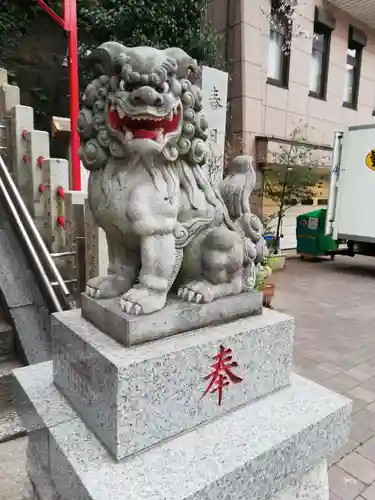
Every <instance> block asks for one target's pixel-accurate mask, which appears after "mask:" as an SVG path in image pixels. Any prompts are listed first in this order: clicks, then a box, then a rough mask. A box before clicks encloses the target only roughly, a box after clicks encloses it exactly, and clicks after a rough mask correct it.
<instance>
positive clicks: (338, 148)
mask: <svg viewBox="0 0 375 500" xmlns="http://www.w3.org/2000/svg"><path fill="white" fill-rule="evenodd" d="M325 234H326V235H327V236H332V238H333V239H335V240H338V241H340V242H345V245H346V247H344V248H343V247H342V245H341V246H340V249H339V250H338V251H337V252H336V253H338V254H346V255H350V256H354V255H355V254H362V255H369V256H375V124H373V125H361V126H355V127H349V129H348V130H347V131H345V132H336V133H335V140H334V146H333V164H332V171H331V184H330V191H329V199H328V208H327V217H326V225H325Z"/></svg>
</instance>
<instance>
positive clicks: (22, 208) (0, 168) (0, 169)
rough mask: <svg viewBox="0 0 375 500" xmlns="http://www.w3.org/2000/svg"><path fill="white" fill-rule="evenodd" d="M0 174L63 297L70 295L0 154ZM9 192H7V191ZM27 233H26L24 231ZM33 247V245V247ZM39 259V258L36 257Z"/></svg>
mask: <svg viewBox="0 0 375 500" xmlns="http://www.w3.org/2000/svg"><path fill="white" fill-rule="evenodd" d="M0 174H1V175H0V176H2V177H3V181H4V180H5V181H6V183H7V184H8V187H9V190H10V191H11V194H12V197H13V200H14V201H15V204H16V206H15V209H16V213H17V215H18V214H19V213H21V214H22V217H23V219H24V221H25V222H26V224H27V226H28V227H27V229H28V230H29V231H30V232H31V234H32V236H33V238H34V241H35V243H36V245H37V246H38V247H39V250H40V251H41V253H42V255H43V258H44V259H45V262H46V263H47V265H48V267H49V270H50V272H51V274H52V277H53V279H54V280H55V281H57V283H58V284H59V287H60V290H61V292H62V294H63V295H64V296H65V297H69V296H70V292H69V289H68V287H67V286H66V284H65V282H64V279H63V277H62V276H61V274H60V272H59V270H58V269H57V266H56V264H55V262H54V260H53V258H52V257H51V254H50V253H49V251H48V248H47V247H46V245H45V243H44V241H43V239H42V237H41V235H40V233H39V231H38V228H37V227H36V225H35V223H34V221H33V219H32V217H31V215H30V213H29V211H28V209H27V207H26V205H25V203H24V201H23V199H22V197H21V195H20V193H19V191H18V189H17V187H16V185H15V183H14V181H13V179H12V177H11V175H10V173H9V171H8V169H7V167H6V165H5V163H4V160H3V158H2V157H1V155H0ZM3 186H4V189H5V191H6V192H7V193H8V190H7V188H6V186H5V185H4V183H3ZM8 194H9V193H8ZM10 201H12V199H11V198H10ZM22 227H23V224H22ZM26 234H27V233H26ZM33 248H34V247H33ZM38 260H39V258H38Z"/></svg>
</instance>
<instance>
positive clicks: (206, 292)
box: [178, 281, 215, 304]
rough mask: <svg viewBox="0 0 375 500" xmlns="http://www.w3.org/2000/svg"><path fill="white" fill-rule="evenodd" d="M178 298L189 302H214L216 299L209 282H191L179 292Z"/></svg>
mask: <svg viewBox="0 0 375 500" xmlns="http://www.w3.org/2000/svg"><path fill="white" fill-rule="evenodd" d="M178 296H179V297H180V298H181V299H182V300H186V301H188V302H196V303H197V304H199V303H202V302H212V301H213V300H214V298H215V295H214V291H213V286H212V285H211V284H210V283H209V282H208V281H190V282H189V283H187V284H186V285H183V286H182V287H180V288H179V290H178Z"/></svg>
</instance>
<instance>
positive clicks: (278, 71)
mask: <svg viewBox="0 0 375 500" xmlns="http://www.w3.org/2000/svg"><path fill="white" fill-rule="evenodd" d="M287 9H288V6H287V5H286V2H285V1H283V0H271V21H270V39H269V46H268V75H267V76H268V78H267V83H271V84H273V85H278V86H279V87H284V88H287V87H288V80H289V66H290V38H291V36H292V25H291V20H290V19H289V18H288V12H287Z"/></svg>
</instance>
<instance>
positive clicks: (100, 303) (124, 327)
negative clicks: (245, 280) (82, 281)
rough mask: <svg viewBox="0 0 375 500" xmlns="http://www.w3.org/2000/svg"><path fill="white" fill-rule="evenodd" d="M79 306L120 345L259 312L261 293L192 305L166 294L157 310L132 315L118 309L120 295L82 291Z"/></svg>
mask: <svg viewBox="0 0 375 500" xmlns="http://www.w3.org/2000/svg"><path fill="white" fill-rule="evenodd" d="M81 307H82V316H83V317H84V318H86V319H88V320H89V321H91V322H92V323H93V324H94V325H95V326H96V327H98V328H99V330H101V331H102V332H104V333H106V334H107V335H109V336H110V337H112V338H114V339H115V340H117V341H118V342H120V343H121V344H123V345H125V346H130V345H136V344H141V343H143V342H149V341H151V340H157V339H161V338H164V337H169V336H171V335H175V334H177V333H184V332H189V331H191V330H195V329H197V328H203V327H205V326H208V325H210V326H213V325H218V324H220V323H229V322H231V321H234V320H236V319H239V318H245V317H249V316H253V315H257V314H261V312H262V294H261V293H259V292H248V293H241V294H239V295H233V296H230V297H224V298H222V299H218V300H215V301H213V302H211V303H209V304H196V303H192V302H185V301H183V300H181V299H178V298H177V297H175V298H174V297H169V298H168V303H167V305H166V306H165V307H164V309H162V310H161V311H159V312H156V313H153V314H149V315H145V316H134V315H131V314H126V313H124V312H123V311H122V310H121V307H120V297H118V298H115V299H99V300H97V299H93V298H91V297H89V296H88V295H87V294H85V293H84V294H83V295H82V302H81Z"/></svg>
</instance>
